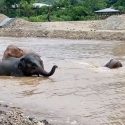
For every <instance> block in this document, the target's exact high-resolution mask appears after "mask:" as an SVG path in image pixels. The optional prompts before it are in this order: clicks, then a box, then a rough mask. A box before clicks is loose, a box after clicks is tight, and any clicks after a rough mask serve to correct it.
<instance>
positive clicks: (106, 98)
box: [0, 38, 125, 125]
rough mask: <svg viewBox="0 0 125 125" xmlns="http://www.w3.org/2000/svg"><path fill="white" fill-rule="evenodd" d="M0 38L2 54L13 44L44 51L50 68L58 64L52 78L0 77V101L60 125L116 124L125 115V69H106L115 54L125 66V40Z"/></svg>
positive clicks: (47, 66) (38, 51)
mask: <svg viewBox="0 0 125 125" xmlns="http://www.w3.org/2000/svg"><path fill="white" fill-rule="evenodd" d="M0 41H1V44H0V45H1V47H0V53H1V58H2V53H3V51H4V50H5V48H6V46H7V45H9V44H15V45H18V46H19V47H22V48H24V49H27V48H28V49H31V50H33V51H35V52H37V53H38V54H40V55H41V58H42V59H43V60H44V64H45V69H46V70H47V71H49V70H50V69H51V67H52V66H53V65H54V64H56V65H58V67H59V68H58V69H57V71H56V72H55V74H54V75H53V76H51V77H50V78H44V77H3V76H2V77H0V81H1V82H0V88H1V91H0V95H1V97H0V101H5V102H6V103H13V104H14V105H16V106H20V107H22V108H23V109H25V111H28V112H30V113H31V114H32V115H35V116H37V117H38V118H40V119H43V118H45V119H48V120H49V121H50V122H51V123H53V124H58V125H64V124H65V125H83V124H85V125H91V124H92V125H93V124H94V125H98V124H99V125H101V124H103V125H104V124H107V123H111V124H112V123H113V124H115V122H117V124H118V123H121V122H122V121H123V119H125V114H124V112H125V108H124V105H125V79H124V78H125V67H122V68H119V69H112V70H111V69H107V68H105V67H103V66H104V65H105V64H106V63H107V62H108V61H109V60H110V59H111V58H116V59H120V60H121V62H122V63H123V65H125V62H124V59H125V56H124V55H125V51H124V47H123V46H125V43H124V42H119V41H90V40H62V39H41V38H0ZM29 41H30V42H29ZM119 121H120V122H119Z"/></svg>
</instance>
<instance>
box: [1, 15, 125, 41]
mask: <svg viewBox="0 0 125 125" xmlns="http://www.w3.org/2000/svg"><path fill="white" fill-rule="evenodd" d="M3 18H4V19H5V18H6V16H5V15H2V14H1V15H0V22H1V20H3ZM0 36H12V37H49V38H66V39H100V40H103V39H104V40H125V15H116V16H111V17H109V18H107V19H105V20H97V21H67V22H29V21H26V20H23V19H15V20H14V21H13V22H12V23H11V24H10V25H9V26H7V27H5V28H1V29H0Z"/></svg>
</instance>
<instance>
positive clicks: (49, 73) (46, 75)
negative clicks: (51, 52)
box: [40, 65, 58, 77]
mask: <svg viewBox="0 0 125 125" xmlns="http://www.w3.org/2000/svg"><path fill="white" fill-rule="evenodd" d="M57 67H58V66H56V65H54V66H53V67H52V69H51V71H50V72H46V71H45V70H42V71H40V75H42V76H44V77H49V76H51V75H53V74H54V72H55V70H56V68H57Z"/></svg>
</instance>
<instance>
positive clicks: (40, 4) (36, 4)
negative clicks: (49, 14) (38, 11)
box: [33, 3, 52, 8]
mask: <svg viewBox="0 0 125 125" xmlns="http://www.w3.org/2000/svg"><path fill="white" fill-rule="evenodd" d="M33 6H34V7H35V8H36V7H38V8H41V7H44V6H52V5H49V4H44V3H34V4H33Z"/></svg>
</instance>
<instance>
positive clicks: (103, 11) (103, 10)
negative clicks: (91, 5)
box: [95, 8, 119, 13]
mask: <svg viewBox="0 0 125 125" xmlns="http://www.w3.org/2000/svg"><path fill="white" fill-rule="evenodd" d="M95 12H96V13H108V12H119V10H115V9H112V8H105V9H102V10H97V11H95Z"/></svg>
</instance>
